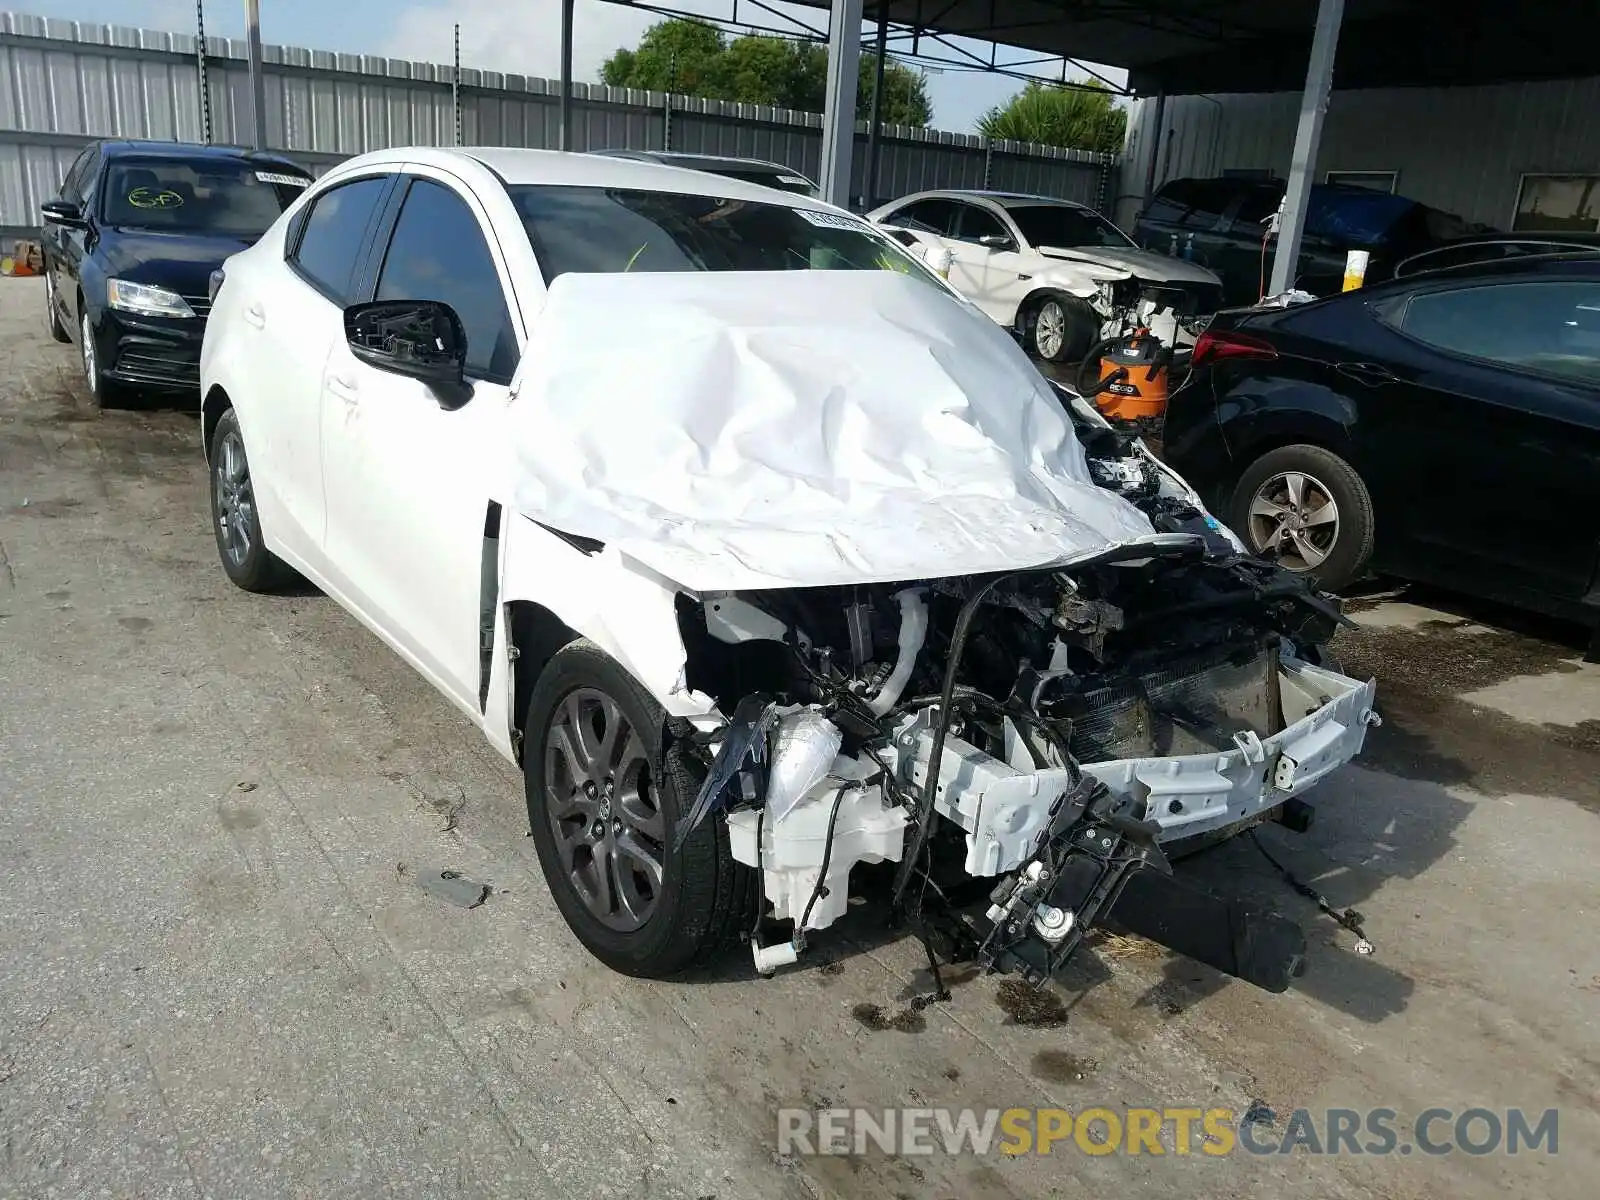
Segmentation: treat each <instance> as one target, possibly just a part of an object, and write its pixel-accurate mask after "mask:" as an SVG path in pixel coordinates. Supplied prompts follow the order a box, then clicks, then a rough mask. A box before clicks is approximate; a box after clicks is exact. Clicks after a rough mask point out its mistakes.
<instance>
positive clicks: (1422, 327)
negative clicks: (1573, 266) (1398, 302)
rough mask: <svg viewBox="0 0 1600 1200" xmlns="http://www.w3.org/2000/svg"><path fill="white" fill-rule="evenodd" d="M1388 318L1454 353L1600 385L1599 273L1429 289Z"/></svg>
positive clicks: (1422, 338) (1417, 337)
mask: <svg viewBox="0 0 1600 1200" xmlns="http://www.w3.org/2000/svg"><path fill="white" fill-rule="evenodd" d="M1385 319H1386V320H1388V321H1389V323H1390V324H1392V325H1397V326H1398V327H1399V328H1400V330H1401V331H1402V332H1403V333H1406V334H1409V335H1410V336H1411V337H1414V338H1416V339H1417V340H1418V341H1419V342H1425V343H1427V344H1428V345H1429V346H1432V347H1434V348H1435V349H1438V350H1443V351H1445V352H1446V353H1448V354H1459V355H1461V356H1463V357H1465V358H1476V359H1488V360H1489V361H1491V362H1497V363H1503V364H1504V365H1506V366H1508V367H1513V368H1516V369H1519V370H1524V371H1537V372H1539V373H1540V374H1543V375H1556V376H1560V377H1561V378H1564V379H1570V380H1573V381H1574V382H1578V383H1584V384H1588V385H1590V386H1596V385H1600V280H1581V281H1580V280H1563V281H1559V282H1558V281H1550V282H1543V281H1539V282H1527V283H1498V284H1485V285H1481V286H1478V287H1466V288H1456V289H1453V290H1451V291H1447V292H1425V293H1422V294H1421V295H1416V296H1412V297H1411V299H1410V300H1409V301H1408V302H1407V303H1406V304H1405V305H1404V307H1396V308H1395V309H1393V310H1392V311H1391V312H1390V313H1388V314H1385Z"/></svg>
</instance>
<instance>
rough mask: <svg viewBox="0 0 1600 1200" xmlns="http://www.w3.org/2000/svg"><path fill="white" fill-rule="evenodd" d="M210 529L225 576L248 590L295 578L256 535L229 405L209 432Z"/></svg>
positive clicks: (245, 463)
mask: <svg viewBox="0 0 1600 1200" xmlns="http://www.w3.org/2000/svg"><path fill="white" fill-rule="evenodd" d="M211 528H212V530H213V532H215V533H216V535H217V554H218V555H219V557H221V559H222V569H223V570H224V571H226V572H227V573H228V578H229V579H231V580H233V582H234V583H236V584H237V585H238V586H239V587H241V588H243V589H244V590H245V591H247V592H271V591H275V590H277V589H278V588H280V587H282V586H283V585H284V584H286V583H288V582H289V581H290V580H291V579H293V578H294V572H293V571H292V570H290V568H289V567H288V565H287V564H285V563H284V561H283V560H282V559H280V558H279V557H278V556H277V555H276V554H274V553H272V551H270V550H268V549H267V544H266V542H265V541H263V540H262V537H261V513H260V510H259V509H258V508H257V507H256V492H255V482H254V481H253V480H252V479H251V478H250V460H249V458H248V457H247V456H246V455H245V452H244V434H243V433H241V432H240V430H239V418H238V417H236V416H235V415H234V412H233V409H231V408H230V409H229V410H228V411H227V412H225V413H223V414H222V417H221V419H219V420H218V421H217V427H216V429H215V431H213V433H212V435H211Z"/></svg>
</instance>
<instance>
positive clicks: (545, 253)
mask: <svg viewBox="0 0 1600 1200" xmlns="http://www.w3.org/2000/svg"><path fill="white" fill-rule="evenodd" d="M507 190H508V191H509V192H510V194H511V201H512V203H513V204H515V205H516V208H517V212H518V213H519V214H520V215H521V217H522V224H523V226H524V228H526V229H527V231H528V238H529V240H530V241H532V243H533V250H534V253H535V254H536V255H537V256H538V258H539V263H540V265H541V266H542V267H543V268H544V272H545V278H546V281H547V282H548V281H550V280H553V279H555V278H556V277H557V276H558V275H565V274H567V273H568V272H569V271H570V272H573V273H575V274H605V273H609V272H623V271H806V270H812V271H899V272H900V273H902V274H905V275H914V276H916V277H918V278H919V279H923V280H925V281H926V282H927V283H929V284H930V285H932V286H934V287H938V288H940V290H944V289H943V285H942V284H940V283H939V281H938V280H937V279H936V278H935V277H934V276H933V275H932V274H931V273H930V272H929V271H928V270H927V268H926V267H924V266H923V265H922V264H921V263H919V262H917V260H916V259H914V258H912V257H911V256H910V255H909V254H907V253H906V252H905V251H904V250H903V249H902V248H901V247H900V246H899V245H898V244H896V243H895V242H893V241H891V240H890V239H889V238H887V237H885V236H884V235H883V234H881V233H879V232H878V231H877V230H875V229H874V228H873V227H872V226H870V225H868V224H867V223H866V222H864V221H862V220H860V219H859V218H856V217H851V216H846V215H845V214H843V213H830V212H814V211H812V210H810V209H796V208H789V207H787V206H786V205H782V204H764V203H757V202H753V201H749V200H719V199H716V198H714V197H711V196H685V195H678V194H675V193H672V192H647V191H633V190H629V189H624V188H595V187H541V186H527V187H511V188H508V189H507Z"/></svg>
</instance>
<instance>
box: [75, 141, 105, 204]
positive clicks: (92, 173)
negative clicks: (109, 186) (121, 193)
mask: <svg viewBox="0 0 1600 1200" xmlns="http://www.w3.org/2000/svg"><path fill="white" fill-rule="evenodd" d="M104 161H105V160H104V159H103V158H102V157H101V154H100V151H99V149H98V148H91V149H90V151H89V158H88V161H87V162H85V163H84V164H83V174H82V175H81V176H79V177H78V195H79V197H81V200H80V203H82V205H83V207H84V211H86V212H87V211H88V210H89V208H90V207H91V206H92V205H93V204H94V198H95V194H96V193H97V192H99V190H100V167H101V166H102V164H103V163H104Z"/></svg>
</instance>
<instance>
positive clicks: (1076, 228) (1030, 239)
mask: <svg viewBox="0 0 1600 1200" xmlns="http://www.w3.org/2000/svg"><path fill="white" fill-rule="evenodd" d="M1006 213H1007V214H1008V215H1009V216H1010V217H1011V219H1012V220H1013V221H1014V222H1016V226H1017V229H1018V230H1019V231H1020V232H1021V234H1022V236H1023V239H1024V240H1025V241H1026V242H1027V243H1028V245H1030V246H1060V247H1061V248H1062V249H1070V248H1071V247H1073V246H1114V247H1116V248H1117V249H1118V250H1127V249H1131V248H1133V247H1134V242H1133V239H1132V238H1130V237H1129V236H1128V235H1127V234H1125V233H1123V232H1122V230H1120V229H1118V228H1117V227H1116V226H1115V225H1113V224H1112V223H1111V222H1110V221H1108V220H1106V219H1105V218H1104V217H1102V216H1101V215H1100V214H1099V213H1097V212H1095V211H1094V210H1093V209H1088V208H1073V207H1070V206H1068V205H1065V204H1017V205H1007V206H1006Z"/></svg>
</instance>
